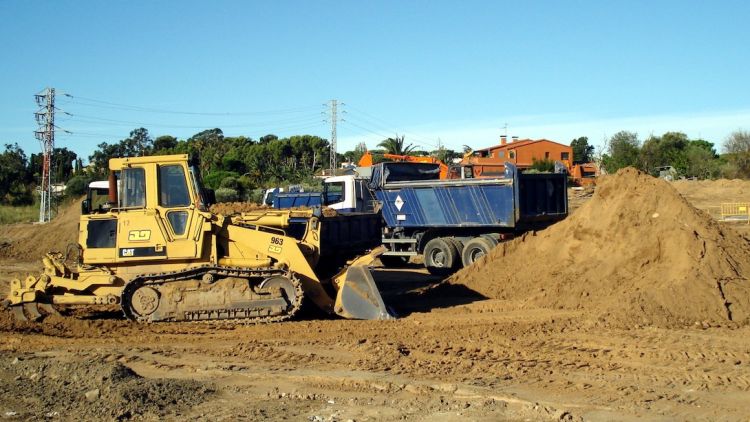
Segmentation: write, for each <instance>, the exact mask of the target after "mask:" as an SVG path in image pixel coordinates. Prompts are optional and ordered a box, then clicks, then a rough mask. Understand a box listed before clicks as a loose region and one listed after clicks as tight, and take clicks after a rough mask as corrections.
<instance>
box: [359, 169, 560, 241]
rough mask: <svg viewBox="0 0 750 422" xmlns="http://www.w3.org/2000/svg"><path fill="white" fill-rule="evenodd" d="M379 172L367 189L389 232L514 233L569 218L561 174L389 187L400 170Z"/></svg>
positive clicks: (509, 173) (397, 183)
mask: <svg viewBox="0 0 750 422" xmlns="http://www.w3.org/2000/svg"><path fill="white" fill-rule="evenodd" d="M380 171H381V173H382V174H384V175H385V177H382V176H381V177H379V176H378V175H376V176H375V177H374V178H373V182H374V183H375V185H373V184H372V183H371V188H373V190H374V192H375V195H376V197H377V199H378V201H380V202H381V203H382V204H383V208H382V214H383V219H384V220H385V224H386V225H387V226H388V227H404V228H419V227H445V228H459V227H498V228H508V229H513V228H520V227H523V226H524V225H527V224H533V223H538V222H542V221H547V222H551V221H556V220H559V219H562V218H565V216H566V215H567V212H568V209H567V186H566V177H565V175H564V174H521V173H519V172H518V171H517V170H516V169H515V168H513V167H512V166H509V167H508V170H507V172H506V177H504V178H498V179H456V180H412V181H409V180H397V181H389V180H388V176H389V175H390V176H393V175H397V174H398V173H397V172H398V171H399V170H398V169H394V168H393V166H388V167H383V168H381V169H380ZM409 171H413V169H409ZM376 172H377V170H376ZM412 176H413V177H417V178H419V177H420V175H412ZM404 177H407V176H404ZM424 177H428V176H427V175H425V176H424ZM397 178H399V177H397Z"/></svg>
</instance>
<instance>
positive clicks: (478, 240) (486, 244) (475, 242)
mask: <svg viewBox="0 0 750 422" xmlns="http://www.w3.org/2000/svg"><path fill="white" fill-rule="evenodd" d="M495 245H496V243H494V242H492V241H491V240H490V239H487V238H486V237H483V236H479V237H475V238H473V239H471V240H470V241H468V242H466V246H464V250H463V251H461V261H462V262H463V264H464V267H468V266H469V265H471V264H473V263H474V262H476V261H477V260H478V259H479V258H481V257H483V256H485V255H487V254H489V253H490V251H491V250H492V248H494V247H495Z"/></svg>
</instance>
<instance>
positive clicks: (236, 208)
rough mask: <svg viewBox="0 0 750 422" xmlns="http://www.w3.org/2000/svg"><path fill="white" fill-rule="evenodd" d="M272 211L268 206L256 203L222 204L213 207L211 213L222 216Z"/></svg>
mask: <svg viewBox="0 0 750 422" xmlns="http://www.w3.org/2000/svg"><path fill="white" fill-rule="evenodd" d="M268 209H271V207H269V206H268V205H263V204H256V203H255V202H220V203H218V204H213V205H211V208H210V211H211V212H212V213H214V214H220V215H234V214H240V213H243V212H251V211H260V210H268Z"/></svg>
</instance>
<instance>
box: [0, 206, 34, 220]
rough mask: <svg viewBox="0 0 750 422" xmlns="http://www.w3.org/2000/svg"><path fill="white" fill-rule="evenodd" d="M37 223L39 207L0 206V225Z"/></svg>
mask: <svg viewBox="0 0 750 422" xmlns="http://www.w3.org/2000/svg"><path fill="white" fill-rule="evenodd" d="M34 221H39V205H22V206H18V207H14V206H11V205H0V224H12V223H31V222H34Z"/></svg>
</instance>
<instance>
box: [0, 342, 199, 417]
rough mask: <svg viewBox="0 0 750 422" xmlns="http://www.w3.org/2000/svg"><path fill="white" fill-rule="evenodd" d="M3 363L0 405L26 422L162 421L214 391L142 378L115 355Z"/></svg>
mask: <svg viewBox="0 0 750 422" xmlns="http://www.w3.org/2000/svg"><path fill="white" fill-rule="evenodd" d="M0 357H1V358H2V359H0V362H1V363H0V379H1V380H2V382H1V383H0V404H2V406H3V410H4V411H5V412H6V415H8V412H10V414H11V415H12V416H15V417H18V418H21V419H37V420H38V419H43V418H62V419H65V420H68V419H70V420H76V419H77V420H91V419H99V420H101V419H107V420H115V419H117V420H122V419H161V418H163V417H165V416H175V415H179V412H180V411H182V410H186V409H189V408H190V407H192V406H195V405H196V404H199V403H201V402H202V401H204V400H205V399H206V396H210V394H211V393H212V391H213V388H212V387H210V386H207V385H205V384H203V383H200V382H197V381H188V380H171V379H146V378H142V377H141V376H139V375H138V374H136V373H135V372H133V371H132V370H131V369H130V368H128V367H127V366H125V365H123V364H122V363H120V362H118V361H117V360H116V358H117V357H116V356H113V355H108V356H97V355H93V354H92V355H90V356H87V357H85V358H84V359H78V360H71V361H65V360H62V359H51V358H47V357H40V356H33V355H32V356H15V357H13V356H10V355H8V354H7V353H3V354H2V355H0Z"/></svg>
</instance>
